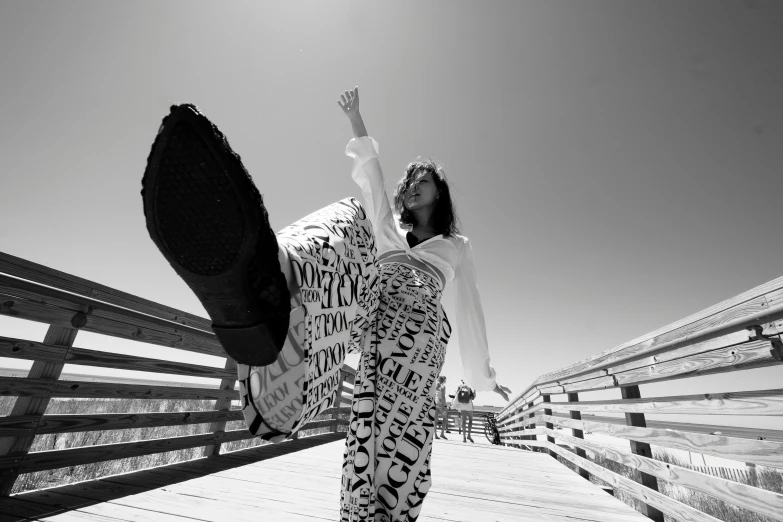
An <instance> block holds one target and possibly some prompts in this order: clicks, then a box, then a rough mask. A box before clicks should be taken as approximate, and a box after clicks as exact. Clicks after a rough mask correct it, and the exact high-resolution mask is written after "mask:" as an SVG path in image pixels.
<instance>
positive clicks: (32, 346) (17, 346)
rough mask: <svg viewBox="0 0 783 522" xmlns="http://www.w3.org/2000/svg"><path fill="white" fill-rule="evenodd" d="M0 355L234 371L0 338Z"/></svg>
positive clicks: (211, 373)
mask: <svg viewBox="0 0 783 522" xmlns="http://www.w3.org/2000/svg"><path fill="white" fill-rule="evenodd" d="M0 357H8V358H11V359H26V360H32V361H47V362H64V363H66V364H76V365H80V366H99V367H103V368H116V369H121V370H135V371H140V372H153V373H165V374H169V375H185V376H188V377H205V378H211V379H228V378H231V377H232V376H235V374H236V372H235V371H234V372H232V371H230V370H226V369H221V368H214V367H211V366H202V365H198V364H188V363H181V362H173V361H164V360H160V359H152V358H149V357H136V356H133V355H124V354H117V353H110V352H101V351H98V350H88V349H84V348H77V347H73V348H64V347H61V346H56V345H49V344H45V343H38V342H35V341H26V340H23V339H13V338H10V337H0Z"/></svg>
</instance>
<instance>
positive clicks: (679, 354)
mask: <svg viewBox="0 0 783 522" xmlns="http://www.w3.org/2000/svg"><path fill="white" fill-rule="evenodd" d="M753 336H754V334H752V333H751V332H750V331H749V330H740V331H737V332H732V333H730V334H727V335H723V336H721V337H717V338H715V339H710V340H707V341H703V342H699V343H694V344H689V345H687V346H683V347H682V348H677V349H674V350H670V351H666V352H664V353H660V354H657V355H650V356H641V357H637V358H633V359H631V360H629V361H628V362H624V363H619V364H617V365H614V366H610V367H607V368H603V369H599V370H593V371H590V372H587V373H583V374H580V375H578V376H575V377H565V378H563V379H559V380H558V381H557V384H559V385H562V386H567V385H569V384H574V383H577V382H582V381H587V380H590V379H596V378H598V377H606V376H607V375H613V374H616V373H620V372H625V371H628V370H634V369H637V368H642V367H644V366H652V365H655V364H659V363H663V362H666V361H670V360H673V359H680V358H683V357H687V356H689V355H696V354H699V353H703V352H709V351H712V350H717V349H720V348H726V347H729V346H734V345H737V344H742V343H746V342H748V341H751V340H752V339H753Z"/></svg>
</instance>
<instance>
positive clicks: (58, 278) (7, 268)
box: [0, 252, 212, 332]
mask: <svg viewBox="0 0 783 522" xmlns="http://www.w3.org/2000/svg"><path fill="white" fill-rule="evenodd" d="M0 273H4V274H8V275H12V276H14V277H18V278H21V279H26V280H28V281H32V282H34V283H39V284H42V285H46V286H51V287H54V288H59V289H61V290H65V291H67V292H71V293H74V294H78V295H82V296H85V297H92V298H93V299H99V300H101V301H103V302H105V303H109V304H113V305H117V306H120V307H122V308H127V309H129V310H133V311H136V312H140V313H142V314H146V315H151V316H154V317H158V318H159V319H165V320H167V321H171V322H174V323H179V324H183V325H186V326H192V327H194V328H198V329H201V330H204V331H207V332H211V331H212V328H211V321H209V320H208V319H204V318H202V317H199V316H197V315H193V314H191V313H188V312H183V311H182V310H177V309H176V308H171V307H170V306H166V305H162V304H159V303H155V302H153V301H150V300H148V299H144V298H141V297H138V296H135V295H131V294H129V293H127V292H123V291H121V290H117V289H114V288H110V287H108V286H105V285H101V284H98V283H95V282H93V281H88V280H87V279H83V278H81V277H77V276H74V275H71V274H67V273H65V272H61V271H59V270H55V269H53V268H49V267H47V266H44V265H40V264H38V263H33V262H32V261H28V260H26V259H22V258H19V257H16V256H12V255H10V254H7V253H5V252H0Z"/></svg>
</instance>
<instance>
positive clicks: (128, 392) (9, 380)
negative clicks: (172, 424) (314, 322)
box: [0, 363, 239, 400]
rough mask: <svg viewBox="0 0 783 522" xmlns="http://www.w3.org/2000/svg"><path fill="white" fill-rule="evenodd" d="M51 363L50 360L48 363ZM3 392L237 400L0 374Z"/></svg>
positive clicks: (193, 391) (207, 391)
mask: <svg viewBox="0 0 783 522" xmlns="http://www.w3.org/2000/svg"><path fill="white" fill-rule="evenodd" d="M46 364H48V363H46ZM0 395H16V396H22V397H46V396H48V397H80V398H104V399H105V398H108V399H118V398H126V399H199V400H201V399H221V398H224V397H225V398H232V399H234V400H236V399H237V398H238V397H239V395H238V394H237V391H236V390H219V389H216V388H185V387H180V386H147V385H134V384H113V383H103V382H90V381H51V380H48V379H32V378H29V377H0Z"/></svg>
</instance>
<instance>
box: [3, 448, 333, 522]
mask: <svg viewBox="0 0 783 522" xmlns="http://www.w3.org/2000/svg"><path fill="white" fill-rule="evenodd" d="M333 441H335V436H334V435H332V434H325V435H316V436H312V437H307V438H305V439H302V440H300V441H286V442H283V443H279V444H274V445H272V444H268V445H263V446H257V447H254V448H248V449H244V450H237V451H234V452H231V453H228V454H226V455H219V456H215V457H211V458H209V459H196V460H193V461H188V462H181V463H177V464H170V465H167V466H161V467H158V468H153V469H151V470H149V469H148V470H141V471H135V472H130V473H126V474H122V475H113V476H110V477H105V478H103V479H99V480H92V481H86V482H80V483H77V484H71V485H67V486H60V487H57V488H50V489H48V490H37V491H31V492H27V493H22V494H19V495H15V496H14V497H12V499H13V500H15V501H17V502H21V501H24V502H26V504H23V506H24V505H26V506H27V509H28V511H26V513H27V514H28V515H34V516H43V515H49V516H51V515H54V514H56V513H58V512H60V511H61V510H62V509H63V508H65V507H68V506H70V508H71V509H73V508H74V507H76V506H84V505H89V504H92V503H94V502H96V501H97V502H105V501H109V500H112V499H116V498H122V497H125V496H127V495H131V494H136V493H139V492H142V491H149V490H151V489H155V488H158V487H162V486H167V485H171V484H174V483H177V482H181V481H184V480H190V479H192V478H194V477H199V476H205V475H209V474H211V473H220V472H222V471H227V470H231V469H234V468H237V467H240V466H245V465H247V464H250V463H254V462H261V461H264V460H267V459H270V458H277V457H280V456H284V455H289V454H292V453H295V452H298V451H302V450H307V449H311V448H315V447H318V446H320V445H323V444H328V443H331V442H333ZM69 498H70V500H69V503H68V506H66V503H65V501H64V499H69ZM2 502H3V499H0V506H2V505H3V504H2ZM76 513H78V512H76ZM57 520H62V518H61V516H60V515H58V518H57ZM113 520H115V521H116V519H113Z"/></svg>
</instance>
